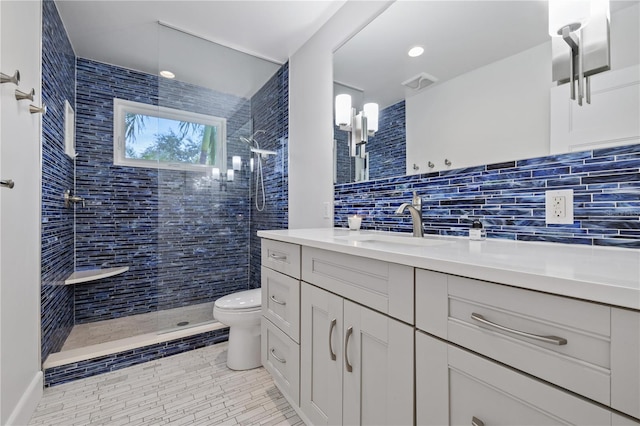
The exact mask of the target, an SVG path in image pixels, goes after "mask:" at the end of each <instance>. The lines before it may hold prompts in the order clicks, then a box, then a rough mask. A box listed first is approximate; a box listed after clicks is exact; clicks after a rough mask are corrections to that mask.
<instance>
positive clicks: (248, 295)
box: [214, 288, 262, 312]
mask: <svg viewBox="0 0 640 426" xmlns="http://www.w3.org/2000/svg"><path fill="white" fill-rule="evenodd" d="M261 305H262V289H260V288H256V289H253V290H246V291H240V292H237V293H233V294H230V295H228V296H224V297H221V298H219V299H218V300H216V301H215V303H214V306H215V307H216V308H217V309H219V310H223V311H233V312H239V311H242V312H250V311H259V310H261V309H262V308H261Z"/></svg>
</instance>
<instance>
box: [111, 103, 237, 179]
mask: <svg viewBox="0 0 640 426" xmlns="http://www.w3.org/2000/svg"><path fill="white" fill-rule="evenodd" d="M113 113H114V116H113V132H114V135H113V163H114V164H116V165H120V166H133V167H154V168H157V167H159V168H163V169H176V170H201V169H202V168H203V167H205V166H209V167H218V168H219V169H221V170H226V165H227V162H226V154H227V153H226V151H227V149H226V140H227V138H226V127H227V121H226V119H224V118H220V117H213V116H209V115H203V114H196V113H192V112H187V111H181V110H177V109H172V108H164V107H157V106H154V105H148V104H142V103H139V102H130V101H124V100H122V99H117V98H115V99H114V100H113Z"/></svg>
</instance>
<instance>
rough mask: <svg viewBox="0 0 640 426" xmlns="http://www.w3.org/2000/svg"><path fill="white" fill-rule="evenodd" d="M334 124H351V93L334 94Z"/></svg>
mask: <svg viewBox="0 0 640 426" xmlns="http://www.w3.org/2000/svg"><path fill="white" fill-rule="evenodd" d="M335 114H336V126H340V125H346V126H349V125H351V95H347V94H344V93H343V94H340V95H338V96H336V112H335Z"/></svg>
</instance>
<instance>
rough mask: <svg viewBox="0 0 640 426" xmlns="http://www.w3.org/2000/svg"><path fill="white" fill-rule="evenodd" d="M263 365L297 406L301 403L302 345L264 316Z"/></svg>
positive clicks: (262, 327) (262, 326)
mask: <svg viewBox="0 0 640 426" xmlns="http://www.w3.org/2000/svg"><path fill="white" fill-rule="evenodd" d="M261 329H262V342H261V343H262V351H261V357H262V365H263V366H264V368H266V369H267V371H269V373H271V377H273V380H274V382H275V383H276V384H277V385H278V387H279V388H280V390H281V391H282V393H284V394H286V395H287V396H288V397H289V399H290V400H291V402H293V403H294V404H295V405H296V406H299V405H300V345H298V344H297V343H296V342H294V341H293V340H291V339H290V338H289V336H287V335H286V334H284V333H283V332H282V331H281V330H280V329H279V328H278V327H276V326H275V325H273V323H271V321H269V320H268V319H266V318H264V317H262V325H261Z"/></svg>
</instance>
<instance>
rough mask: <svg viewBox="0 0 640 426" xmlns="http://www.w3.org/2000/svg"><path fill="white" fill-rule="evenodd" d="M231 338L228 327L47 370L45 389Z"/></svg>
mask: <svg viewBox="0 0 640 426" xmlns="http://www.w3.org/2000/svg"><path fill="white" fill-rule="evenodd" d="M228 339H229V328H228V327H226V328H221V329H219V330H212V331H207V332H204V333H199V334H195V335H193V336H187V337H182V338H179V339H174V340H169V341H166V342H161V343H156V344H152V345H148V346H142V347H139V348H135V349H130V350H126V351H122V352H117V353H113V354H109V355H104V356H100V357H97V358H93V359H88V360H84V361H78V362H72V363H69V364H65V365H60V366H56V367H51V368H47V369H46V370H45V371H44V386H45V387H52V386H57V385H61V384H63V383H68V382H72V381H75V380H79V379H83V378H86V377H92V376H97V375H99V374H104V373H108V372H110V371H116V370H120V369H122V368H126V367H131V366H133V365H137V364H142V363H144V362H148V361H153V360H156V359H160V358H165V357H168V356H171V355H177V354H180V353H183V352H187V351H191V350H194V349H199V348H203V347H205V346H211V345H215V344H216V343H221V342H225V341H227V340H228Z"/></svg>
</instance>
